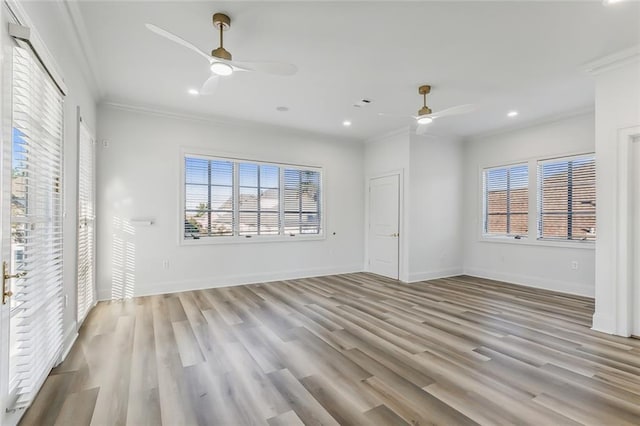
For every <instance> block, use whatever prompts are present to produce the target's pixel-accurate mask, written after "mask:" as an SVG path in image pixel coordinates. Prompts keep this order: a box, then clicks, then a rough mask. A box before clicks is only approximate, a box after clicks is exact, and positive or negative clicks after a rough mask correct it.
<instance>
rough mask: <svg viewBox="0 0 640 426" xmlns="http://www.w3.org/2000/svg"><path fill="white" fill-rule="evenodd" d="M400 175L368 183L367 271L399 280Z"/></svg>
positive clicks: (372, 180)
mask: <svg viewBox="0 0 640 426" xmlns="http://www.w3.org/2000/svg"><path fill="white" fill-rule="evenodd" d="M399 225H400V175H397V174H396V175H390V176H384V177H379V178H373V179H371V180H370V181H369V247H368V248H369V251H368V253H369V271H370V272H373V273H374V274H378V275H384V276H385V277H389V278H394V279H398V277H399V263H400V262H399V257H400V256H399V255H400V244H399V241H400V231H399Z"/></svg>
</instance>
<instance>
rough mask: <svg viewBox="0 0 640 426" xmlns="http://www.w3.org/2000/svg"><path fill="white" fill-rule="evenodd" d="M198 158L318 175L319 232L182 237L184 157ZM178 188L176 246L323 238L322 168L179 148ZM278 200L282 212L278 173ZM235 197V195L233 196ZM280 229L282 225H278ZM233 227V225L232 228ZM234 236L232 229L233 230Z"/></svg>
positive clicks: (281, 195)
mask: <svg viewBox="0 0 640 426" xmlns="http://www.w3.org/2000/svg"><path fill="white" fill-rule="evenodd" d="M186 157H191V158H202V159H205V160H219V161H231V162H236V163H242V162H245V163H252V164H257V165H270V166H277V167H279V168H281V169H283V168H287V169H299V170H312V171H317V172H319V173H320V233H318V234H294V235H283V234H281V235H252V236H251V237H247V236H246V235H228V236H219V237H206V238H199V239H188V238H184V206H185V198H186V194H185V192H186V191H185V184H186V176H185V172H186V170H185V158H186ZM179 161H180V168H179V170H180V179H179V182H180V186H179V188H178V193H179V194H180V196H179V205H178V220H177V224H178V245H180V246H199V245H211V244H213V245H216V244H254V243H269V242H285V241H288V242H293V241H318V240H324V239H326V232H325V226H326V217H327V213H326V202H325V192H326V190H325V174H324V168H323V167H322V166H318V165H306V164H304V165H303V164H294V163H286V162H275V161H265V160H263V159H256V158H251V157H248V156H244V155H238V154H229V153H220V152H210V151H207V150H205V149H197V148H185V147H181V149H180V157H179ZM235 174H237V170H236V171H234V177H236V178H237V176H235ZM279 179H280V188H279V191H280V197H281V198H280V199H281V203H280V205H281V207H280V210H279V213H282V212H283V209H284V198H283V197H284V173H280V176H279ZM233 191H234V194H235V193H236V192H237V191H238V186H237V185H236V184H234V186H233ZM236 195H237V194H236ZM237 202H238V197H237V196H236V197H234V209H233V210H234V213H235V211H236V210H237V208H238V206H237ZM280 226H281V230H282V226H283V224H280ZM234 228H235V225H234ZM234 233H235V229H234Z"/></svg>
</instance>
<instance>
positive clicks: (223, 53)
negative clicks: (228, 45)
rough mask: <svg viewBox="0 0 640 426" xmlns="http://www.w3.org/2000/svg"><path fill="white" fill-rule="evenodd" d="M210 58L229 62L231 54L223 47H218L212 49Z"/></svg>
mask: <svg viewBox="0 0 640 426" xmlns="http://www.w3.org/2000/svg"><path fill="white" fill-rule="evenodd" d="M211 56H215V57H216V58H220V59H226V60H227V61H230V60H231V53H229V51H228V50H227V49H225V48H224V47H218V48H217V49H213V50H212V51H211Z"/></svg>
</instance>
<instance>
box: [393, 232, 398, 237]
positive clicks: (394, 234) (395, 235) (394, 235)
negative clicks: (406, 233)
mask: <svg viewBox="0 0 640 426" xmlns="http://www.w3.org/2000/svg"><path fill="white" fill-rule="evenodd" d="M391 236H392V237H399V236H400V234H398V233H397V232H394V233H393V234H391Z"/></svg>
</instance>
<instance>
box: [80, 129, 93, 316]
mask: <svg viewBox="0 0 640 426" xmlns="http://www.w3.org/2000/svg"><path fill="white" fill-rule="evenodd" d="M94 170H95V147H94V141H93V138H92V137H91V134H90V133H89V131H88V130H87V128H86V126H85V125H84V123H82V122H81V123H80V138H79V144H78V325H80V324H82V322H83V321H84V319H85V317H86V316H87V313H88V312H89V310H90V309H91V308H92V307H93V305H94V304H95V302H96V289H95V278H94V277H95V275H94V273H95V272H94V264H95V245H94V238H95V208H94V206H95V171H94Z"/></svg>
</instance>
